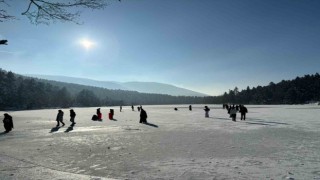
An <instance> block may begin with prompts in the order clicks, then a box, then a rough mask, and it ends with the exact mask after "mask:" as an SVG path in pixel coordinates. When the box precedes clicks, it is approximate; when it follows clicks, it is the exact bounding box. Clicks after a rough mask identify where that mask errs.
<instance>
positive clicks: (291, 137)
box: [0, 105, 320, 180]
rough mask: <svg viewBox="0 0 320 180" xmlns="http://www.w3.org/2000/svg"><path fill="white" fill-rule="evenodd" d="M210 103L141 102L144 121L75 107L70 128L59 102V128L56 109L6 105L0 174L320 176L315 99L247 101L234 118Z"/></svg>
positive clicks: (319, 109) (127, 111) (126, 110)
mask: <svg viewBox="0 0 320 180" xmlns="http://www.w3.org/2000/svg"><path fill="white" fill-rule="evenodd" d="M208 106H209V108H210V109H211V111H210V118H205V117H204V110H203V107H204V105H193V110H192V111H189V110H188V105H176V106H175V105H170V106H144V109H145V110H146V111H147V113H148V122H149V123H150V124H149V125H144V124H139V123H138V122H139V112H138V111H137V109H135V111H132V110H131V107H129V106H124V107H123V112H119V107H101V112H102V114H103V121H101V122H100V121H91V120H90V119H91V117H92V115H93V114H95V112H96V108H74V110H75V112H76V113H77V116H76V123H77V124H76V125H75V126H74V127H73V128H72V127H69V125H70V124H71V123H70V121H69V119H70V118H69V109H63V111H64V113H65V114H64V122H65V123H66V126H64V127H61V128H59V129H54V127H55V125H56V121H55V118H56V115H57V109H44V110H33V111H15V112H9V114H10V115H11V116H13V120H14V126H15V129H14V130H13V131H12V132H10V133H8V134H5V133H1V134H0V143H1V145H0V179H108V178H110V179H181V180H185V179H317V180H320V139H319V138H320V132H319V128H320V118H319V117H320V106H318V105H286V106H278V105H256V106H254V105H251V106H247V108H248V111H249V113H248V114H247V120H246V121H240V119H239V118H240V114H238V115H237V122H232V121H231V119H230V118H229V115H228V114H227V111H226V110H225V109H222V105H208ZM174 107H177V108H178V111H174ZM110 108H112V109H114V110H115V116H114V118H115V120H108V118H107V113H108V112H109V109H110ZM0 113H1V116H2V118H3V113H4V112H0ZM1 128H2V129H4V128H3V125H1ZM1 131H2V130H1Z"/></svg>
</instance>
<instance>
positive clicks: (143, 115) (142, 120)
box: [140, 107, 148, 124]
mask: <svg viewBox="0 0 320 180" xmlns="http://www.w3.org/2000/svg"><path fill="white" fill-rule="evenodd" d="M147 118H148V115H147V112H146V111H145V110H144V109H142V107H140V123H143V124H146V123H147Z"/></svg>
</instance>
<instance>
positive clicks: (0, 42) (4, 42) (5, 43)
mask: <svg viewBox="0 0 320 180" xmlns="http://www.w3.org/2000/svg"><path fill="white" fill-rule="evenodd" d="M7 43H8V40H5V39H4V40H0V44H3V45H8V44H7Z"/></svg>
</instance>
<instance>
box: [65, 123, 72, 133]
mask: <svg viewBox="0 0 320 180" xmlns="http://www.w3.org/2000/svg"><path fill="white" fill-rule="evenodd" d="M73 126H74V124H71V125H70V126H69V127H68V128H67V129H66V130H65V131H64V132H65V133H68V132H70V131H73Z"/></svg>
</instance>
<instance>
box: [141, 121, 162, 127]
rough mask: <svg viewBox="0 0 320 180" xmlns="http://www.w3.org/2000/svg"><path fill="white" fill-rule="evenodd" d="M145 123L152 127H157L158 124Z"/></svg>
mask: <svg viewBox="0 0 320 180" xmlns="http://www.w3.org/2000/svg"><path fill="white" fill-rule="evenodd" d="M144 124H145V125H148V126H152V127H155V128H158V127H159V126H158V125H155V124H152V123H148V122H147V123H144Z"/></svg>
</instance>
